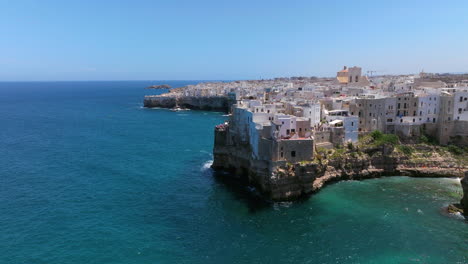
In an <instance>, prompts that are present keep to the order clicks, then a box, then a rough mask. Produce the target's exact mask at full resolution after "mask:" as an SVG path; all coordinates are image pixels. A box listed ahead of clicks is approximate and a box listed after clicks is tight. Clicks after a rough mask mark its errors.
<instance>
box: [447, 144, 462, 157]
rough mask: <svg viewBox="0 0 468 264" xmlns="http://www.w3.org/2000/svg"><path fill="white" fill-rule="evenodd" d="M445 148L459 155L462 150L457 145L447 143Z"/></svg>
mask: <svg viewBox="0 0 468 264" xmlns="http://www.w3.org/2000/svg"><path fill="white" fill-rule="evenodd" d="M447 149H448V151H450V152H451V153H453V154H455V155H461V154H463V152H464V151H463V149H461V148H459V147H457V146H455V145H449V146H448V147H447Z"/></svg>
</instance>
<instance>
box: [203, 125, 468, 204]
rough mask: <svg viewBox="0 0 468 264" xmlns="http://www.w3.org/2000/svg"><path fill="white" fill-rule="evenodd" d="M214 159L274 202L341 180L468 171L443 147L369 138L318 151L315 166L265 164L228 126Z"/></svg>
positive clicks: (218, 137) (218, 131)
mask: <svg viewBox="0 0 468 264" xmlns="http://www.w3.org/2000/svg"><path fill="white" fill-rule="evenodd" d="M213 155H214V161H213V165H212V168H213V169H214V170H222V171H228V172H229V174H228V175H229V177H235V178H237V179H239V181H242V182H244V183H245V184H248V185H251V186H255V187H256V188H257V189H258V190H259V192H260V193H262V194H263V196H264V197H265V198H266V199H268V200H273V201H285V200H295V199H299V198H300V197H303V196H306V195H310V194H312V193H314V192H317V191H318V190H320V189H321V188H323V187H324V186H326V184H328V183H332V182H336V181H340V180H350V179H370V178H376V177H381V176H395V175H399V176H412V177H463V173H464V171H466V170H467V169H468V167H467V166H466V164H467V163H466V162H465V158H466V155H461V156H456V155H453V154H452V153H451V152H450V151H449V150H448V149H446V148H443V147H440V146H433V145H425V144H412V145H403V144H400V142H399V141H398V140H396V141H395V139H394V138H391V139H387V138H385V137H384V136H379V137H375V138H373V137H372V136H365V137H363V138H361V139H360V141H359V143H358V144H351V143H349V144H348V145H347V146H345V147H341V148H333V149H323V148H316V149H315V153H314V157H313V159H312V160H304V161H300V162H295V163H290V162H286V161H282V160H276V161H273V160H264V159H259V158H254V155H252V150H251V149H250V147H249V144H248V143H242V142H239V141H238V140H236V135H235V134H232V133H231V132H230V129H229V125H228V124H224V125H219V126H217V127H216V128H215V144H214V150H213ZM465 179H466V177H465ZM464 181H465V182H466V180H464ZM465 186H466V184H465ZM464 188H465V189H466V188H468V186H466V187H464ZM466 193H468V190H466V192H465V197H464V200H463V204H464V205H468V201H466V199H467V195H466Z"/></svg>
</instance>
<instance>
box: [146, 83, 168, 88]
mask: <svg viewBox="0 0 468 264" xmlns="http://www.w3.org/2000/svg"><path fill="white" fill-rule="evenodd" d="M146 89H171V86H170V85H169V84H159V85H151V86H148V87H146Z"/></svg>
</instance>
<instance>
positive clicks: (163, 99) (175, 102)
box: [144, 93, 232, 112]
mask: <svg viewBox="0 0 468 264" xmlns="http://www.w3.org/2000/svg"><path fill="white" fill-rule="evenodd" d="M231 105H232V102H231V101H230V100H229V98H228V97H226V96H181V95H171V94H170V93H169V94H164V95H155V96H145V99H144V106H145V107H161V108H173V107H176V106H178V107H182V108H188V109H194V110H208V111H210V110H212V111H222V112H228V110H229V108H230V106H231Z"/></svg>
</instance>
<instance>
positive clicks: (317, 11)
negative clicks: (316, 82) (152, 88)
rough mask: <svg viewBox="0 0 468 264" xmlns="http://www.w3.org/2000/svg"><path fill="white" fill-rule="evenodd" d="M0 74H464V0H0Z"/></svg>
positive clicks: (467, 25)
mask: <svg viewBox="0 0 468 264" xmlns="http://www.w3.org/2000/svg"><path fill="white" fill-rule="evenodd" d="M0 36H1V37H0V80H1V81H8V80H21V81H23V80H25V81H27V80H182V79H192V80H193V79H198V80H199V79H205V80H208V79H212V80H214V79H253V78H270V77H278V76H298V75H301V76H313V75H315V76H332V75H334V74H335V72H336V71H337V70H339V69H340V68H341V67H342V66H343V65H348V66H353V65H359V66H362V67H363V69H364V71H366V70H378V71H381V73H387V74H394V73H415V72H419V71H420V70H421V69H424V70H425V71H428V72H467V71H468V1H466V0H462V1H432V0H427V1H408V0H407V1H399V0H392V1H377V0H373V1H349V0H348V1H313V0H301V1H293V0H291V1H285V0H282V1H275V0H269V1H254V0H249V1H247V0H236V1H220V0H198V1H195V0H187V1H180V0H172V1H158V0H155V1H149V0H148V1H118V0H114V1H106V0H102V1H101V0H99V1H98V0H93V1H88V0H80V1H63V0H60V1H48V0H42V1H22V0H15V1H12V0H11V1H3V0H0Z"/></svg>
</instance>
